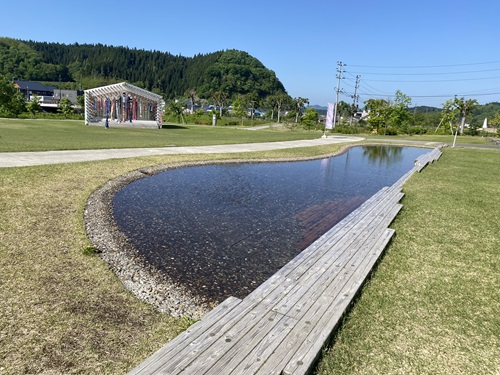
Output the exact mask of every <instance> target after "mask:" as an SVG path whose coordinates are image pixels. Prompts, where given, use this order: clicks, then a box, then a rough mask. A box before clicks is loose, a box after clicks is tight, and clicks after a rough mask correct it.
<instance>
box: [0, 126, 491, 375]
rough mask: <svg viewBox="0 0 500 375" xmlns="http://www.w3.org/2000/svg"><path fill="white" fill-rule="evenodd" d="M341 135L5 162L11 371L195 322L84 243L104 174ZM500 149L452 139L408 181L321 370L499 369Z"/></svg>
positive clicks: (105, 364)
mask: <svg viewBox="0 0 500 375" xmlns="http://www.w3.org/2000/svg"><path fill="white" fill-rule="evenodd" d="M70 125H71V124H68V126H70ZM202 129H206V128H202ZM99 130H102V129H99ZM147 131H148V132H151V131H152V132H155V130H150V129H147ZM238 132H239V133H238V134H240V133H243V134H245V133H247V132H244V131H238ZM266 133H267V132H266ZM130 134H133V133H129V137H130ZM186 142H187V141H186ZM130 143H134V141H130ZM128 147H130V145H129V146H128ZM339 147H340V145H332V146H322V147H314V148H302V149H288V150H282V151H269V152H264V153H245V154H232V155H191V156H188V155H183V156H156V157H149V158H135V159H123V160H112V161H101V162H92V163H77V164H61V165H52V166H39V167H24V168H3V169H0V215H1V216H2V220H0V275H1V276H0V373H6V374H25V373H47V374H49V373H50V374H76V373H109V374H121V373H124V372H126V371H127V370H129V369H131V368H132V367H134V366H135V365H137V364H138V363H140V362H141V361H142V360H143V359H144V358H146V357H147V356H149V355H150V354H151V353H153V352H154V351H155V350H156V349H158V348H159V347H161V345H163V344H164V343H165V342H167V341H168V340H170V339H171V338H173V337H174V336H175V335H176V334H177V333H178V332H180V331H181V330H182V329H184V328H185V327H186V324H187V322H186V321H185V320H183V319H174V318H172V317H169V316H167V315H165V314H160V313H158V312H156V311H155V310H154V309H153V308H152V307H150V306H148V305H145V304H144V303H142V302H139V301H138V300H137V299H136V298H135V297H133V296H132V295H131V294H130V293H129V292H128V291H126V290H125V288H124V287H123V286H122V285H121V283H120V282H119V281H118V280H117V279H116V278H115V276H114V275H113V274H112V272H111V271H110V270H109V268H108V267H107V265H106V264H105V263H104V262H103V261H102V260H101V259H100V258H99V257H98V256H96V255H91V254H92V252H91V251H86V250H88V245H89V243H88V241H87V239H86V235H85V230H84V224H83V209H84V205H85V202H86V200H87V198H88V196H89V195H90V194H91V192H93V191H94V190H95V189H97V188H98V187H99V186H101V185H102V184H104V183H105V182H106V181H108V180H109V179H111V178H113V177H116V176H119V175H121V174H124V173H126V172H128V171H131V170H134V169H138V168H141V167H145V166H149V165H155V164H164V163H171V162H177V161H189V160H193V161H194V160H207V159H210V160H214V159H230V158H242V157H244V158H271V157H301V156H312V155H324V154H329V153H332V152H334V151H336V150H338V148H339ZM499 155H500V153H499V152H498V151H493V150H472V149H460V148H455V149H447V150H446V151H445V154H444V155H443V157H442V159H441V160H440V161H439V162H437V163H436V164H434V165H432V166H431V167H429V168H427V169H425V170H424V172H423V173H421V174H418V175H415V176H414V177H413V178H412V179H411V180H410V181H409V182H408V183H407V184H406V186H405V192H406V194H407V195H406V197H405V198H404V210H403V211H402V213H401V214H400V215H399V217H398V219H397V220H396V222H395V224H394V228H396V230H397V236H396V238H395V240H394V241H393V243H392V244H391V245H390V247H389V249H388V251H387V254H386V256H385V257H384V258H383V260H382V262H381V263H380V266H379V268H378V270H377V272H376V273H375V275H374V277H373V279H372V281H371V282H370V283H369V284H368V285H367V286H366V288H365V290H364V292H363V294H362V297H361V298H360V300H359V302H358V303H357V304H356V305H355V308H354V309H353V311H352V312H351V314H350V315H349V316H348V319H347V320H346V323H345V325H344V327H343V328H342V329H341V330H340V331H339V334H338V338H337V340H336V342H335V344H334V345H333V347H332V349H331V351H330V352H329V353H328V354H327V355H326V356H325V358H324V359H323V360H322V361H321V363H320V365H319V370H318V371H319V373H321V374H330V373H339V374H350V373H452V372H455V373H495V371H496V372H498V369H499V368H500V367H499V362H498V359H497V357H496V356H495V355H496V354H498V347H499V345H498V337H499V335H500V332H499V331H498V327H499V326H500V324H499V323H500V322H499V320H498V319H499V318H498V317H499V316H500V311H499V298H498V297H499V295H498V291H497V288H495V287H496V286H497V285H498V284H499V279H498V274H499V273H498V271H499V270H498V266H499V257H498V255H499V254H498V248H499V243H498V214H497V213H498V207H500V206H499V199H500V198H499V189H498V186H499V182H500V181H499V174H498V171H497V169H498V165H499V161H500V160H499V157H500V156H499ZM84 253H87V254H84Z"/></svg>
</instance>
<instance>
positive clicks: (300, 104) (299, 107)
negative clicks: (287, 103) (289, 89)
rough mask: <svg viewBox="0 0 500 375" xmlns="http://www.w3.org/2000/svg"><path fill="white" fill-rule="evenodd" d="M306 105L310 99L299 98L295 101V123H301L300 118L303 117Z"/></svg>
mask: <svg viewBox="0 0 500 375" xmlns="http://www.w3.org/2000/svg"><path fill="white" fill-rule="evenodd" d="M306 104H309V99H307V98H301V97H300V96H299V97H298V98H294V99H293V105H294V110H295V122H296V123H298V122H299V116H300V117H302V111H303V110H304V108H305V106H306Z"/></svg>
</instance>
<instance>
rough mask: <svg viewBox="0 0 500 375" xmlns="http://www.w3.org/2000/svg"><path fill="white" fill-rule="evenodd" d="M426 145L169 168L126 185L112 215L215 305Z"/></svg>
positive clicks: (142, 249) (388, 179)
mask: <svg viewBox="0 0 500 375" xmlns="http://www.w3.org/2000/svg"><path fill="white" fill-rule="evenodd" d="M426 152H428V150H426V149H420V148H409V147H404V148H402V147H390V146H362V147H353V148H351V149H349V150H348V151H347V152H346V153H344V154H342V155H339V156H335V157H331V158H324V159H319V160H311V161H296V162H280V163H257V164H246V163H245V164H226V165H203V166H190V167H186V168H179V169H173V170H167V171H164V172H161V173H159V174H156V175H153V176H149V177H147V178H141V179H138V180H136V181H133V182H132V183H130V184H128V185H126V186H125V187H123V188H121V190H119V191H118V192H117V193H116V195H115V196H114V198H113V199H112V216H113V218H114V220H115V223H116V226H117V228H118V230H119V231H120V232H122V234H123V236H124V237H126V241H127V242H128V243H129V244H130V246H131V247H132V248H133V249H134V250H135V251H137V252H138V254H139V255H140V257H141V259H142V260H143V262H144V263H145V264H147V265H148V267H149V268H150V270H151V272H153V273H156V274H158V275H160V276H159V277H160V278H161V277H166V278H167V279H168V280H170V281H169V282H171V283H174V284H175V285H178V286H179V287H180V288H181V289H183V290H187V291H189V294H191V295H192V296H194V298H195V300H197V301H200V302H201V303H202V304H207V305H212V306H213V305H215V304H217V303H220V302H222V301H223V300H224V299H226V298H227V297H229V296H235V297H239V298H244V297H245V296H246V295H248V294H249V293H250V292H251V291H252V290H253V289H255V288H256V287H257V286H258V285H260V284H261V283H262V282H264V281H265V280H266V279H268V278H269V277H270V276H271V275H273V274H274V273H275V272H276V271H277V270H279V269H280V268H281V267H282V266H283V265H285V264H286V263H288V262H289V261H290V260H291V259H292V258H293V257H294V256H295V255H297V254H298V253H299V252H300V251H301V250H303V249H304V248H306V247H307V246H308V245H309V244H310V243H312V242H313V241H314V240H315V239H317V238H318V237H319V236H321V234H323V233H324V232H326V231H327V230H328V229H330V228H331V227H332V226H334V225H335V224H336V223H337V222H338V221H340V220H341V219H343V218H344V217H345V216H347V215H348V214H349V213H350V212H352V211H353V210H354V209H355V208H357V207H358V206H359V205H361V204H362V203H363V202H364V201H365V200H366V199H368V198H369V197H370V196H371V195H373V194H374V193H375V192H377V191H378V190H380V189H381V188H382V187H384V186H388V185H392V184H393V183H394V182H396V181H397V180H398V179H399V178H400V177H401V176H402V175H403V174H404V173H406V172H407V171H408V170H410V169H411V167H412V166H413V162H414V160H415V158H416V157H418V156H419V155H421V154H423V153H426Z"/></svg>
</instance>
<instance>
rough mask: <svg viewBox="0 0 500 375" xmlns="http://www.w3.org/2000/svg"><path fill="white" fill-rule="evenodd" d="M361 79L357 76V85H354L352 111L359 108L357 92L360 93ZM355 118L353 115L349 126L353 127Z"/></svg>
mask: <svg viewBox="0 0 500 375" xmlns="http://www.w3.org/2000/svg"><path fill="white" fill-rule="evenodd" d="M360 78H361V76H360V75H359V74H358V75H357V76H356V84H355V85H354V95H353V96H352V109H353V110H355V109H357V108H358V105H357V103H358V95H356V94H357V91H358V87H359V79H360ZM353 117H354V113H353V114H352V115H351V119H350V121H349V125H350V126H352V119H353Z"/></svg>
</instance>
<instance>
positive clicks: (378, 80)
mask: <svg viewBox="0 0 500 375" xmlns="http://www.w3.org/2000/svg"><path fill="white" fill-rule="evenodd" d="M499 78H500V77H478V78H460V79H433V80H421V79H419V80H390V79H365V80H363V81H369V82H402V83H405V82H406V83H410V82H413V83H415V82H461V81H479V80H485V79H499Z"/></svg>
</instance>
